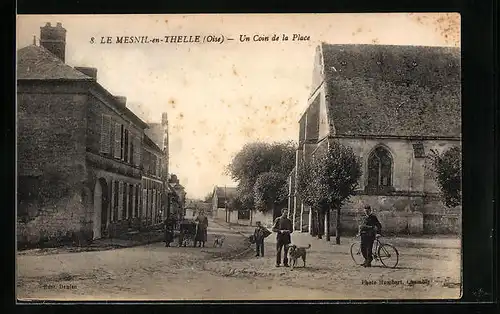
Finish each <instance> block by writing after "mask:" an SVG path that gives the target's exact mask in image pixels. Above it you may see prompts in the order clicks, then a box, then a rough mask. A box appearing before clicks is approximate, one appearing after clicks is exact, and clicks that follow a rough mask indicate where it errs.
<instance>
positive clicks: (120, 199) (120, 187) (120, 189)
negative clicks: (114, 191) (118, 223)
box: [118, 181, 125, 220]
mask: <svg viewBox="0 0 500 314" xmlns="http://www.w3.org/2000/svg"><path fill="white" fill-rule="evenodd" d="M122 214H123V182H121V181H120V183H119V185H118V220H122V219H123V218H125V217H123V215H122Z"/></svg>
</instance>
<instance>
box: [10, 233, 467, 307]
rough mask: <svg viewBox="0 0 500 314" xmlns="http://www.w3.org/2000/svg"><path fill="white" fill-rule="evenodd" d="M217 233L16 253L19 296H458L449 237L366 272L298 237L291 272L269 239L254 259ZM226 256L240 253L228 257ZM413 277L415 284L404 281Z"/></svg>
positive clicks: (406, 250) (337, 251)
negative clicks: (190, 239)
mask: <svg viewBox="0 0 500 314" xmlns="http://www.w3.org/2000/svg"><path fill="white" fill-rule="evenodd" d="M240 231H244V232H247V230H240ZM214 234H224V235H225V236H226V242H225V245H224V248H222V249H221V248H212V247H207V248H176V247H173V248H165V247H164V245H163V243H156V244H151V245H146V246H139V247H133V248H125V249H116V250H108V251H99V252H81V253H61V254H51V255H38V254H23V255H19V256H18V257H17V275H18V283H17V295H18V298H19V299H24V300H26V299H45V300H214V299H217V300H248V299H253V300H256V299H268V300H269V299H271V300H272V299H275V300H276V299H280V300H282V299H371V298H382V299H391V298H406V299H408V298H439V297H442V298H443V297H446V298H450V297H451V298H458V297H459V296H460V284H459V283H460V246H459V242H457V240H454V239H451V240H442V241H430V242H429V241H427V242H426V241H423V240H422V241H419V240H413V242H412V241H408V240H405V241H403V242H397V239H394V240H395V241H396V243H397V245H398V248H400V252H401V263H400V267H399V268H398V269H386V268H381V267H373V268H370V269H368V268H361V267H357V266H355V265H354V263H353V262H352V260H351V257H350V255H349V253H348V247H349V244H350V242H349V241H348V240H346V241H343V242H345V243H343V244H342V245H340V246H332V245H331V244H327V243H325V242H324V241H321V240H317V239H312V238H311V237H309V236H308V235H304V234H296V235H294V242H296V243H298V244H301V245H302V244H306V243H312V248H311V249H310V251H309V257H308V265H307V267H306V268H296V269H295V270H293V271H291V270H290V269H288V268H276V267H274V263H275V257H274V254H273V253H274V252H273V251H274V243H273V242H274V241H273V239H272V238H273V235H271V236H270V238H269V241H268V242H267V243H266V257H264V258H255V257H253V250H251V249H250V250H248V249H247V250H246V251H245V248H247V247H248V244H247V243H245V241H244V237H242V236H241V234H239V233H238V232H237V231H235V230H229V229H228V228H227V227H225V226H218V225H215V224H213V223H211V227H210V229H209V243H210V240H211V239H212V238H213V235H214ZM457 243H458V244H457ZM457 245H458V246H457ZM237 252H240V253H237ZM241 252H243V253H241ZM229 255H231V256H233V257H234V256H235V255H238V256H237V257H236V258H233V259H230V260H228V259H226V258H227V256H229ZM363 280H369V281H373V282H379V281H380V280H384V281H385V282H387V284H371V285H367V284H365V283H363ZM411 280H413V281H415V282H417V283H414V284H411V283H409V282H410V281H411ZM391 282H392V284H391ZM395 282H398V283H395ZM418 282H420V283H418Z"/></svg>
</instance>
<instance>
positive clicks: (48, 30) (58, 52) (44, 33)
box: [40, 23, 66, 62]
mask: <svg viewBox="0 0 500 314" xmlns="http://www.w3.org/2000/svg"><path fill="white" fill-rule="evenodd" d="M40 45H41V46H42V47H44V48H45V49H47V50H48V51H50V52H52V54H54V55H55V56H56V57H58V58H59V59H61V60H62V61H63V62H64V61H65V57H66V29H65V28H63V27H62V24H61V23H57V25H56V26H55V27H54V26H52V25H50V23H47V24H45V26H43V27H40Z"/></svg>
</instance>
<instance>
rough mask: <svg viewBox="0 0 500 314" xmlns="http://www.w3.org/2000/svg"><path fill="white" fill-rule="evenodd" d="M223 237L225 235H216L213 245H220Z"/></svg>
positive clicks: (222, 242)
mask: <svg viewBox="0 0 500 314" xmlns="http://www.w3.org/2000/svg"><path fill="white" fill-rule="evenodd" d="M225 239H226V237H225V236H216V237H215V240H214V247H222V245H223V244H224V240H225Z"/></svg>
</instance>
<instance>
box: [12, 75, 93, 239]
mask: <svg viewBox="0 0 500 314" xmlns="http://www.w3.org/2000/svg"><path fill="white" fill-rule="evenodd" d="M83 91H84V89H82V87H81V86H78V85H77V84H74V83H62V82H61V83H58V84H54V83H51V82H44V83H35V82H32V83H29V82H19V83H18V91H17V105H18V108H17V109H18V110H17V114H18V120H17V122H18V124H17V131H18V137H17V149H18V156H17V170H18V173H17V174H18V187H17V188H18V190H17V193H18V204H17V205H18V206H17V217H18V223H17V238H18V244H19V245H20V246H24V245H34V244H37V243H39V242H43V243H47V242H54V241H56V239H59V241H74V242H77V243H82V242H84V238H85V237H89V236H90V237H91V225H90V215H89V212H88V207H87V206H86V204H85V199H86V198H87V197H88V196H89V195H91V192H90V191H89V190H88V189H85V187H84V182H85V180H86V163H85V149H86V147H85V136H86V119H85V110H86V100H87V95H86V94H85V93H84V92H83ZM89 232H90V235H89ZM56 242H57V241H56Z"/></svg>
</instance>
